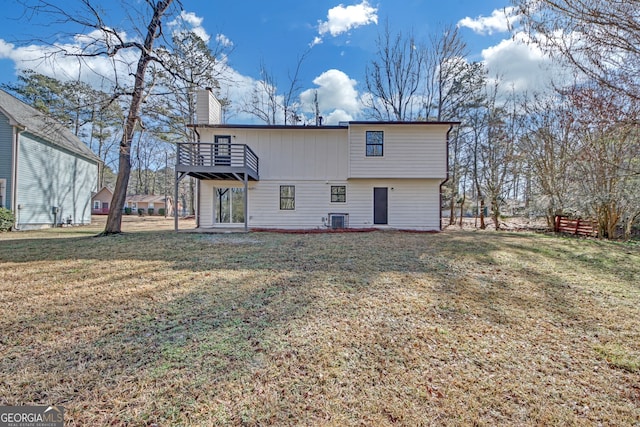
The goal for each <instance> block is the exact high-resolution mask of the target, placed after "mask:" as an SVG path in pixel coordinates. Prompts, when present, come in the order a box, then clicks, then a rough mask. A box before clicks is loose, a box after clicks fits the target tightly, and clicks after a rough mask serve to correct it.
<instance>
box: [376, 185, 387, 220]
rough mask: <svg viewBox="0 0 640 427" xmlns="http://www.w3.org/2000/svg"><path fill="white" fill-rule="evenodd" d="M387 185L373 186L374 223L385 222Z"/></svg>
mask: <svg viewBox="0 0 640 427" xmlns="http://www.w3.org/2000/svg"><path fill="white" fill-rule="evenodd" d="M387 190H388V189H387V187H374V188H373V223H374V224H387V223H388V218H387V212H388V203H387Z"/></svg>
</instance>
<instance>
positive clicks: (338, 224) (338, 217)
mask: <svg viewBox="0 0 640 427" xmlns="http://www.w3.org/2000/svg"><path fill="white" fill-rule="evenodd" d="M329 227H331V228H332V229H334V230H335V229H339V228H349V214H346V213H330V214H329Z"/></svg>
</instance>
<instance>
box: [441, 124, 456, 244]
mask: <svg viewBox="0 0 640 427" xmlns="http://www.w3.org/2000/svg"><path fill="white" fill-rule="evenodd" d="M454 126H455V125H454V124H452V125H450V126H449V130H448V131H447V150H446V152H447V154H446V159H447V169H446V177H445V179H444V181H442V182H441V183H440V202H439V203H438V205H439V206H438V217H439V218H440V231H442V186H443V185H445V184H446V183H447V182H448V181H449V134H451V131H452V130H453V127H454Z"/></svg>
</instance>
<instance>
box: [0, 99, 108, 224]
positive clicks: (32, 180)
mask: <svg viewBox="0 0 640 427" xmlns="http://www.w3.org/2000/svg"><path fill="white" fill-rule="evenodd" d="M99 165H100V160H99V159H98V157H96V156H95V155H94V154H93V152H92V151H91V150H90V149H89V148H88V147H87V146H86V145H85V144H84V143H82V141H80V140H79V139H78V138H77V137H76V136H75V135H73V134H72V133H71V132H69V130H67V129H66V128H65V127H64V126H63V125H61V124H59V123H55V122H54V121H53V120H52V119H50V118H49V117H47V116H45V115H44V114H42V113H41V112H39V111H38V110H36V109H34V108H32V107H30V106H28V105H26V104H25V103H23V102H21V101H19V100H18V99H16V98H14V97H13V96H11V95H10V94H8V93H6V92H4V91H2V90H0V206H2V207H5V208H8V209H10V210H11V211H12V212H13V213H14V215H15V218H16V222H15V227H14V228H15V229H22V230H24V229H32V228H42V227H51V226H55V225H59V224H90V223H91V195H92V193H93V192H95V191H96V188H97V179H98V167H99Z"/></svg>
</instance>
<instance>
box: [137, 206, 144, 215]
mask: <svg viewBox="0 0 640 427" xmlns="http://www.w3.org/2000/svg"><path fill="white" fill-rule="evenodd" d="M138 215H140V216H142V215H144V209H142V208H138Z"/></svg>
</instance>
